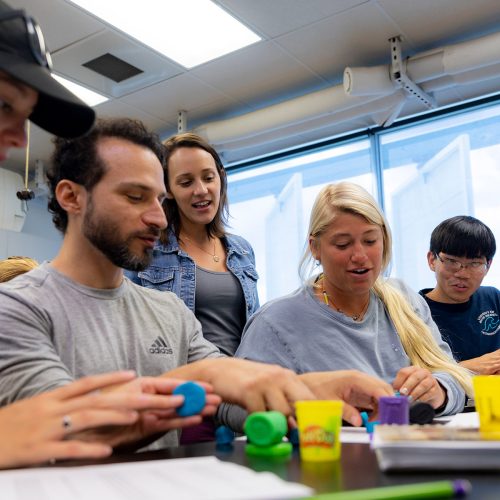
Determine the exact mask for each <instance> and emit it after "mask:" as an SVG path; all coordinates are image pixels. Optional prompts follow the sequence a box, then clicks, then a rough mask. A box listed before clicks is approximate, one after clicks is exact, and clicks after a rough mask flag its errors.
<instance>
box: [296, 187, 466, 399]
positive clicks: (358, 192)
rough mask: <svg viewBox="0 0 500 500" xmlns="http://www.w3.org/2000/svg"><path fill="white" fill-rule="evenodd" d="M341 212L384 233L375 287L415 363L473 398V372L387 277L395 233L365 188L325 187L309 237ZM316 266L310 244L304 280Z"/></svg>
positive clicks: (302, 271)
mask: <svg viewBox="0 0 500 500" xmlns="http://www.w3.org/2000/svg"><path fill="white" fill-rule="evenodd" d="M339 213H350V214H354V215H359V216H360V217H363V218H364V219H365V220H367V221H368V222H369V223H370V224H375V225H377V226H379V227H380V229H381V230H382V234H383V245H384V249H383V256H382V270H381V273H380V276H379V277H378V278H377V280H376V282H375V283H374V285H373V291H374V292H375V294H376V295H377V296H378V297H379V298H380V299H381V300H382V302H383V303H384V305H385V308H386V310H387V312H388V313H389V317H390V318H391V320H392V322H393V324H394V327H395V328H396V331H397V333H398V335H399V337H400V339H401V343H402V345H403V347H404V350H405V351H406V354H407V355H408V357H409V358H410V361H411V364H412V365H415V366H419V367H421V368H426V369H428V370H429V371H431V372H435V371H441V372H448V373H449V374H451V375H452V376H453V377H455V379H456V380H457V381H458V382H459V383H460V385H461V386H462V387H463V389H464V390H465V392H466V393H467V394H468V395H469V396H471V397H472V394H473V391H472V379H471V376H470V372H469V371H468V370H467V369H465V368H463V367H461V366H460V365H458V364H457V363H456V362H455V361H453V360H451V359H450V358H449V357H448V356H447V355H446V354H445V353H444V352H443V351H442V350H441V349H440V347H439V346H438V344H437V342H436V341H435V340H434V337H433V336H432V333H431V331H430V329H429V328H428V327H427V325H426V324H425V323H424V322H423V321H422V319H420V317H419V316H418V315H417V314H416V313H415V311H414V310H413V308H412V307H411V305H410V303H409V302H408V300H406V298H405V297H404V296H403V295H402V294H401V292H400V291H399V290H397V289H396V288H394V287H393V286H391V285H390V284H389V283H388V282H387V280H386V279H385V278H384V277H383V273H384V271H385V270H386V269H387V267H388V265H389V263H390V260H391V247H392V238H391V232H390V229H389V225H388V224H387V221H386V219H385V217H384V215H383V214H382V211H381V210H380V208H379V207H378V205H377V203H376V201H375V200H374V199H373V197H372V196H371V195H370V194H369V193H368V192H367V191H366V190H365V189H363V188H362V187H361V186H358V185H357V184H353V183H350V182H340V183H338V184H329V185H327V186H325V187H324V188H323V189H322V190H321V192H320V193H319V194H318V197H317V198H316V201H315V202H314V206H313V209H312V212H311V218H310V222H309V233H308V234H309V235H310V236H312V237H314V238H317V237H319V236H321V234H322V233H323V232H324V231H325V230H326V228H327V227H328V226H329V225H330V224H331V222H332V221H333V220H334V219H335V216H336V215H337V214H339ZM313 267H314V257H313V256H312V254H311V251H310V248H309V245H308V244H307V243H306V250H305V253H304V256H303V258H302V261H301V264H300V275H301V277H302V278H303V279H304V278H305V276H306V275H310V274H311V270H312V268H313ZM313 286H319V284H318V285H313Z"/></svg>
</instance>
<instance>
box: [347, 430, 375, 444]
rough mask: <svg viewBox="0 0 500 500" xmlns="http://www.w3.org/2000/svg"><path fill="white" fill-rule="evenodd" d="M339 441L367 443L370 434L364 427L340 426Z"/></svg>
mask: <svg viewBox="0 0 500 500" xmlns="http://www.w3.org/2000/svg"><path fill="white" fill-rule="evenodd" d="M340 442H341V443H367V444H368V443H369V442H370V434H368V432H366V427H342V430H341V431H340Z"/></svg>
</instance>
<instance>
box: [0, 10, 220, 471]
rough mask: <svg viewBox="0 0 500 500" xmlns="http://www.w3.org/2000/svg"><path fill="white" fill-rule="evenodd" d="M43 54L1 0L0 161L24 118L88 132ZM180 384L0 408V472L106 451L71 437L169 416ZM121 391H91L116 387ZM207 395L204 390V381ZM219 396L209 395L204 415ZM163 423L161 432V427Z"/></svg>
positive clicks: (114, 379)
mask: <svg viewBox="0 0 500 500" xmlns="http://www.w3.org/2000/svg"><path fill="white" fill-rule="evenodd" d="M50 66H51V64H50V54H49V52H48V51H47V49H46V47H45V44H44V41H43V36H42V32H41V30H40V28H39V26H38V25H37V24H36V22H35V21H34V20H33V19H32V18H31V17H29V16H27V15H26V13H25V12H24V11H22V10H13V9H11V8H10V7H9V6H8V5H6V4H5V3H4V2H2V1H1V0H0V161H2V160H4V159H5V158H6V157H7V154H8V151H9V149H11V148H13V147H23V146H24V145H25V142H26V139H25V133H24V127H25V123H26V120H28V119H30V120H31V121H33V122H34V123H36V124H37V125H39V126H40V127H42V128H44V129H45V130H47V131H49V132H51V133H53V134H55V135H58V136H61V137H64V138H74V137H78V136H81V135H83V134H85V133H86V132H88V131H89V130H90V129H91V128H92V126H93V124H94V120H95V113H94V111H93V110H92V109H91V108H89V107H88V106H87V105H86V104H84V103H83V102H82V101H80V100H79V99H78V98H77V97H76V96H74V95H73V94H71V93H70V92H69V91H68V90H66V89H65V88H64V87H63V86H61V85H60V84H59V83H58V82H57V81H56V80H54V79H53V78H52V76H51V72H50ZM181 382H182V381H180V380H176V381H174V380H172V379H159V378H152V377H140V378H136V376H135V373H134V372H131V371H124V372H115V373H110V374H104V375H95V376H91V377H86V378H83V379H80V380H78V381H76V382H72V383H70V384H67V385H66V386H64V387H60V388H59V389H56V390H52V391H49V392H46V393H44V394H41V395H39V396H35V397H32V398H27V399H24V400H22V401H19V402H16V403H13V404H10V405H8V406H6V407H4V408H2V409H0V468H6V467H19V466H23V465H28V464H34V463H41V462H44V461H47V460H50V461H53V460H55V459H63V458H98V457H104V456H107V455H109V454H110V453H111V452H112V448H111V447H110V446H109V445H106V444H103V443H98V442H93V443H91V442H84V441H82V440H80V439H78V438H77V437H76V436H75V434H74V433H76V432H79V431H82V430H85V429H91V428H97V427H101V426H109V425H116V426H120V427H123V426H130V425H134V424H135V423H136V422H137V421H138V420H139V412H138V410H144V409H156V410H161V411H166V412H170V413H171V414H172V415H173V417H175V413H174V410H173V409H174V408H176V407H178V406H180V405H181V404H183V402H184V399H183V397H182V396H169V397H165V395H166V394H171V392H172V390H173V389H174V388H175V387H176V386H177V385H178V384H180V383H181ZM117 384H121V388H122V392H120V391H114V392H102V393H96V391H98V390H99V389H107V388H110V387H117ZM205 387H206V389H208V390H209V391H210V390H211V387H210V386H209V385H208V384H205ZM218 401H219V399H218V398H217V396H214V395H212V394H209V395H208V401H207V407H206V411H207V412H210V411H211V412H213V411H215V405H216V404H217V403H218ZM173 417H172V418H169V419H164V421H163V427H164V428H161V429H160V428H159V429H158V431H159V432H165V430H168V429H172V428H178V427H182V426H183V425H193V424H196V423H199V422H201V417H200V416H199V415H195V416H193V417H187V418H183V419H180V418H173ZM165 425H167V427H165Z"/></svg>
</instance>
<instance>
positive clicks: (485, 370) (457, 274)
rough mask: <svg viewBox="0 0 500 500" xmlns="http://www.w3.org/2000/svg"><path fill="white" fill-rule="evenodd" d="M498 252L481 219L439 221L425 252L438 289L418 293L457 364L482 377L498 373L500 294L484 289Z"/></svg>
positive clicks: (499, 360)
mask: <svg viewBox="0 0 500 500" xmlns="http://www.w3.org/2000/svg"><path fill="white" fill-rule="evenodd" d="M495 251H496V243H495V237H494V236H493V233H492V232H491V230H490V228H489V227H488V226H486V225H485V224H483V223H482V222H481V221H480V220H478V219H475V218H474V217H470V216H465V215H461V216H456V217H452V218H450V219H447V220H445V221H443V222H441V224H439V225H438V226H437V227H436V228H435V229H434V231H433V232H432V235H431V241H430V249H429V252H428V253H427V261H428V263H429V267H430V269H431V270H432V271H434V272H435V273H436V286H435V288H433V289H431V288H425V289H423V290H420V294H421V295H422V296H423V297H424V298H425V300H426V302H427V304H428V305H429V308H430V310H431V313H432V317H433V319H434V321H435V322H436V323H437V325H438V327H439V329H440V331H441V334H442V336H443V338H444V340H446V342H448V344H449V345H450V347H451V350H452V352H453V354H454V356H455V358H456V359H457V361H459V362H460V364H461V365H462V366H464V367H465V368H468V369H469V370H472V371H473V372H475V373H478V374H483V375H492V374H498V373H500V318H499V316H500V291H499V290H498V289H497V288H495V287H491V286H481V283H482V281H483V279H484V277H485V276H486V274H487V273H488V270H489V268H490V266H491V263H492V260H493V256H494V255H495Z"/></svg>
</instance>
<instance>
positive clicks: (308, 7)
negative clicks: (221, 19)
mask: <svg viewBox="0 0 500 500" xmlns="http://www.w3.org/2000/svg"><path fill="white" fill-rule="evenodd" d="M367 1H368V0H335V1H332V0H251V1H249V2H244V1H243V2H242V1H241V0H220V1H218V2H216V3H219V4H220V5H221V6H222V7H224V8H226V10H227V11H228V12H230V13H231V14H233V15H234V16H235V17H237V18H238V19H240V20H241V21H242V22H243V23H245V24H246V25H247V26H249V27H251V28H254V29H256V30H257V31H258V32H260V33H262V34H265V35H267V36H268V37H271V38H272V37H276V36H279V35H283V34H284V33H288V32H290V31H293V30H296V29H297V28H301V27H302V26H306V25H308V24H311V23H314V22H316V21H319V20H321V19H324V18H325V17H328V16H331V15H333V14H337V13H339V12H342V11H344V10H347V9H350V8H352V7H354V6H356V5H359V4H363V3H366V2H367Z"/></svg>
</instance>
